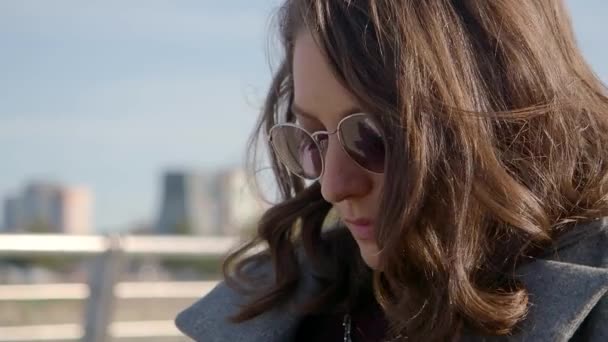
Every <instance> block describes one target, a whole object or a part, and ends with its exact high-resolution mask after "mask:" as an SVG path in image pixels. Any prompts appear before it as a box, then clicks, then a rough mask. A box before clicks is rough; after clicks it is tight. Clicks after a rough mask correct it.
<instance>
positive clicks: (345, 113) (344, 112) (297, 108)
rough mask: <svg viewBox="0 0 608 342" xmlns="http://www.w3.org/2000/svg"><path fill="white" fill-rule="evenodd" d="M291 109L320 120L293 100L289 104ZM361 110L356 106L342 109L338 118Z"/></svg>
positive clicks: (309, 117) (299, 114) (297, 113)
mask: <svg viewBox="0 0 608 342" xmlns="http://www.w3.org/2000/svg"><path fill="white" fill-rule="evenodd" d="M291 111H292V112H293V113H294V114H295V115H298V116H303V117H305V118H308V119H311V120H317V121H320V120H319V118H318V117H317V116H315V115H313V114H311V113H309V112H307V111H305V110H303V109H302V108H300V107H299V106H298V105H297V104H296V103H295V102H293V103H292V104H291ZM359 112H361V110H360V109H358V108H349V109H348V110H345V111H343V112H342V113H340V119H342V118H344V117H346V116H348V115H351V114H355V113H359Z"/></svg>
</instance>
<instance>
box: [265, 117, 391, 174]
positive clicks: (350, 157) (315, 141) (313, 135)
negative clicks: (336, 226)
mask: <svg viewBox="0 0 608 342" xmlns="http://www.w3.org/2000/svg"><path fill="white" fill-rule="evenodd" d="M358 116H359V117H361V116H363V117H370V118H372V120H373V117H372V116H371V115H370V114H368V113H353V114H349V115H347V116H345V117H344V118H342V119H341V120H340V121H339V122H338V125H337V126H336V129H335V130H334V131H332V132H329V131H316V132H314V133H310V132H309V131H307V130H306V129H305V128H304V127H302V126H300V125H297V124H295V123H291V122H288V123H279V124H275V125H274V126H272V127H271V128H270V130H269V131H268V142H269V143H270V145H271V146H272V149H273V151H274V154H275V155H276V156H277V157H278V159H279V161H280V162H281V164H283V166H285V168H286V169H287V170H289V172H290V173H292V174H294V175H296V176H298V177H300V178H302V179H304V180H307V181H312V182H314V181H317V180H319V179H321V177H322V176H323V174H324V173H325V153H326V151H323V150H322V149H321V145H320V144H319V141H318V140H317V136H319V135H327V139H328V141H329V137H330V136H331V135H334V134H336V135H337V136H338V141H339V142H340V147H341V148H342V151H344V153H346V155H347V156H348V158H349V159H350V160H352V161H353V162H354V163H355V164H356V165H357V166H358V167H360V168H361V169H363V170H365V171H366V172H369V173H371V174H374V175H382V174H384V172H374V171H371V170H368V169H367V168H365V167H363V166H362V165H361V164H359V162H357V161H356V160H355V158H353V157H352V156H351V155H350V153H349V152H348V151H347V148H346V147H345V146H344V142H343V141H342V135H341V134H337V133H338V132H340V128H341V127H342V123H344V122H345V121H346V120H349V119H352V118H353V117H358ZM281 127H294V128H297V129H300V130H302V131H303V132H304V133H306V135H308V136H309V137H310V138H311V139H312V141H313V142H314V143H315V145H316V146H317V149H318V150H319V151H320V153H321V158H320V159H321V172H320V173H319V176H318V177H316V178H312V179H311V178H307V177H304V176H302V175H299V174H298V173H296V172H294V171H293V170H291V169H290V168H289V167H288V166H287V164H285V163H284V162H283V161H282V160H281V159H282V157H281V155H280V154H279V153H278V152H277V151H278V149H277V147H276V146H275V144H274V142H273V141H272V131H273V130H275V129H279V128H281ZM380 137H381V138H382V144H383V145H384V151H385V152H384V153H385V155H384V162H385V164H386V146H387V145H386V143H387V142H386V138H385V137H384V134H380ZM328 143H329V142H328Z"/></svg>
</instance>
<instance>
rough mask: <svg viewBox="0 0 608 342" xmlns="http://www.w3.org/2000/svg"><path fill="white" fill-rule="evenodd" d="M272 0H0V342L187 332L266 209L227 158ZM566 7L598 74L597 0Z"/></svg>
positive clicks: (257, 95) (264, 74) (238, 148)
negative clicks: (185, 326)
mask: <svg viewBox="0 0 608 342" xmlns="http://www.w3.org/2000/svg"><path fill="white" fill-rule="evenodd" d="M279 3H280V0H256V1H250V0H227V1H203V0H197V1H194V0H192V1H187V0H179V1H178V0H176V1H160V0H146V1H143V0H132V1H117V0H105V1H96V2H82V1H76V0H54V1H44V0H37V1H34V0H2V1H0V46H1V50H0V161H1V162H0V163H1V167H2V168H1V172H0V199H1V203H2V209H1V216H0V342H1V341H42V340H45V341H50V340H57V341H68V340H79V339H85V340H87V341H103V340H112V341H114V340H116V341H119V340H120V341H126V340H133V341H135V340H146V341H152V340H158V341H186V340H187V339H186V338H183V337H179V334H178V332H177V331H176V329H175V328H174V327H173V325H172V319H173V317H174V316H175V314H176V313H177V312H178V311H179V310H180V309H182V308H184V307H185V306H187V305H188V304H189V303H191V302H193V301H194V300H195V299H196V298H197V297H200V296H201V295H203V294H204V293H205V292H206V291H208V289H209V288H210V287H211V286H212V285H213V284H214V282H215V281H217V280H218V279H219V264H220V260H221V256H222V255H223V254H224V253H225V252H226V250H228V249H229V248H231V247H233V246H235V245H236V244H238V243H239V241H241V239H242V237H243V236H247V234H249V233H250V231H251V229H252V226H253V225H254V222H255V220H256V219H257V217H259V215H260V213H261V212H262V211H263V210H264V209H265V208H266V207H267V206H268V205H269V204H268V203H267V202H266V201H264V200H262V199H261V198H260V197H259V196H258V195H257V194H256V193H255V192H254V191H252V190H251V188H250V187H249V186H248V184H249V183H251V181H252V179H251V178H250V177H249V176H248V175H247V174H246V173H245V172H244V168H243V166H244V164H243V160H244V157H245V148H246V142H247V138H248V137H249V135H250V133H251V130H252V128H253V125H254V122H255V120H256V118H257V114H258V112H259V109H260V106H261V104H262V103H263V97H264V93H265V91H266V88H267V86H268V84H269V81H270V76H271V70H272V65H273V61H276V60H277V59H278V56H279V55H280V53H279V51H278V46H277V45H276V44H275V42H274V40H273V39H274V37H275V36H274V33H275V30H274V27H272V26H271V25H270V24H271V15H272V14H273V13H274V10H275V9H276V7H277V6H278V4H279ZM567 4H568V6H569V8H570V10H571V15H572V20H573V23H574V27H575V31H576V34H577V38H578V41H579V44H580V47H581V48H582V50H583V53H584V54H585V56H586V58H587V60H588V61H589V62H590V64H591V65H592V67H593V68H594V70H595V71H596V73H597V74H598V75H599V76H600V78H601V79H602V80H603V81H604V82H608V63H606V60H608V39H606V35H607V31H608V23H607V22H606V18H607V17H608V2H605V1H602V0H576V1H575V0H568V1H567ZM260 168H261V169H262V170H263V166H260ZM261 177H262V179H264V178H265V176H264V172H263V171H262V172H261ZM262 184H264V186H263V187H264V188H265V189H267V190H269V191H268V193H266V194H265V195H266V196H265V198H266V199H268V198H271V197H272V194H271V192H272V190H271V189H272V184H270V183H264V182H262ZM159 236H160V237H159Z"/></svg>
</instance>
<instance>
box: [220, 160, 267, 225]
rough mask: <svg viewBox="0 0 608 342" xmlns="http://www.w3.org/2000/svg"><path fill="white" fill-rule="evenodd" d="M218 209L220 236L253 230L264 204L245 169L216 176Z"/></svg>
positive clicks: (233, 170)
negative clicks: (253, 188)
mask: <svg viewBox="0 0 608 342" xmlns="http://www.w3.org/2000/svg"><path fill="white" fill-rule="evenodd" d="M216 178H217V182H216V183H215V184H216V186H217V188H216V189H215V193H216V194H217V197H216V201H217V202H216V203H217V209H218V217H217V224H218V227H219V230H220V234H223V235H237V234H239V233H241V232H242V230H243V229H248V228H251V226H252V225H253V223H254V221H255V220H256V219H257V218H258V217H259V215H260V213H261V211H262V210H263V209H264V204H263V202H262V201H261V200H260V198H258V197H257V196H256V195H255V194H254V193H253V192H252V189H251V188H250V186H249V182H248V181H247V173H246V172H245V170H243V169H238V168H235V169H227V170H224V171H221V172H219V173H218V174H217V176H216Z"/></svg>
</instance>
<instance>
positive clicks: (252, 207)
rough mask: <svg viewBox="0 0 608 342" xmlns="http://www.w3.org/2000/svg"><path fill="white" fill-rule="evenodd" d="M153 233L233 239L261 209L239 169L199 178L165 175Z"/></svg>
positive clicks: (177, 173)
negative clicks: (156, 222) (222, 236)
mask: <svg viewBox="0 0 608 342" xmlns="http://www.w3.org/2000/svg"><path fill="white" fill-rule="evenodd" d="M162 186H163V189H162V198H161V209H160V215H159V218H158V224H157V227H156V231H157V232H158V233H162V234H193V235H237V234H239V233H240V232H242V231H243V230H245V229H248V228H250V226H251V225H252V223H253V222H254V221H255V220H256V219H257V218H258V217H259V215H260V214H261V212H262V211H263V210H264V208H265V206H264V204H263V202H262V201H261V200H260V199H259V198H258V197H256V196H255V195H254V194H253V192H252V191H251V190H250V188H249V186H248V182H247V176H246V172H245V171H244V170H242V169H240V168H230V169H224V170H221V171H218V172H214V173H209V174H202V173H197V172H185V171H183V172H180V171H172V172H167V173H166V174H165V175H164V177H163V181H162Z"/></svg>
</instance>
